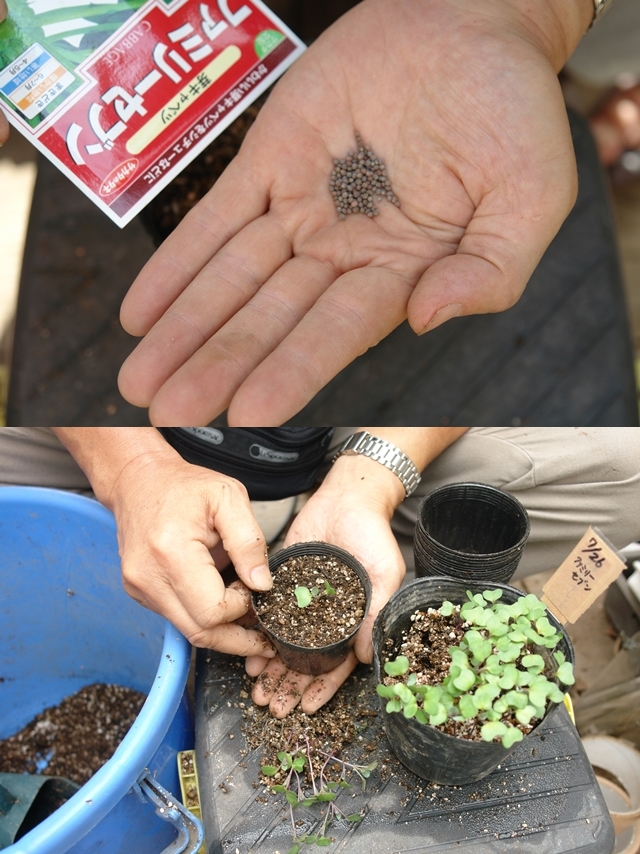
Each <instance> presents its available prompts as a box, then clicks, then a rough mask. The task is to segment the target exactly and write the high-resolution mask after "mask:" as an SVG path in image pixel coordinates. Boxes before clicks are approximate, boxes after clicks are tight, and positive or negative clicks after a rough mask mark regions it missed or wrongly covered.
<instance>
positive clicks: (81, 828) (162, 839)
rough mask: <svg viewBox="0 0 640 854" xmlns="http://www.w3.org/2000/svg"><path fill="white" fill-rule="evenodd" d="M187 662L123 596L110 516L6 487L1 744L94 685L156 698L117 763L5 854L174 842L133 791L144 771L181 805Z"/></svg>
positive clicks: (0, 573) (169, 636) (186, 649)
mask: <svg viewBox="0 0 640 854" xmlns="http://www.w3.org/2000/svg"><path fill="white" fill-rule="evenodd" d="M189 660H190V646H189V644H188V643H187V641H186V640H185V638H184V637H183V636H182V635H181V634H180V633H179V632H178V631H177V630H176V629H175V628H174V627H173V626H172V625H171V624H170V623H168V622H167V621H166V620H164V619H163V618H162V617H160V616H158V615H157V614H154V613H152V612H151V611H148V610H147V609H145V608H143V607H142V606H140V605H138V604H137V603H136V602H134V601H133V599H131V598H129V596H127V594H126V593H125V592H124V590H123V588H122V583H121V578H120V560H119V557H118V545H117V540H116V530H115V522H114V518H113V516H112V514H111V513H109V511H108V510H106V509H105V508H104V507H102V505H100V504H99V503H98V502H97V501H94V500H91V499H89V498H84V497H82V496H79V495H75V494H68V493H65V492H59V491H57V490H51V489H37V488H29V487H12V486H11V487H0V738H6V737H7V736H9V735H12V734H13V733H15V732H17V731H18V730H20V729H22V727H23V726H25V724H27V723H28V722H29V721H30V720H32V718H33V717H34V716H35V715H37V714H38V713H39V712H41V711H42V710H43V709H44V708H46V707H48V706H52V705H55V704H57V703H59V702H60V701H61V700H62V699H63V698H64V697H66V696H68V695H69V694H73V693H75V692H76V691H78V690H79V689H80V688H82V687H83V686H85V685H90V684H92V683H94V682H105V683H114V684H119V685H124V686H126V687H128V688H133V689H135V690H137V691H142V692H144V693H146V694H148V697H147V700H146V702H145V704H144V706H143V708H142V710H141V711H140V714H139V715H138V717H137V719H136V722H135V723H134V725H133V727H132V728H131V730H130V731H129V732H128V734H127V735H126V737H125V739H124V740H123V741H122V743H121V745H120V747H119V748H118V749H117V751H116V752H115V754H114V755H113V757H112V758H111V759H110V760H109V761H108V762H107V763H106V764H105V765H104V766H103V767H102V768H101V769H100V770H99V771H98V772H97V773H96V774H95V776H93V777H92V778H91V780H89V782H88V783H87V784H86V785H84V786H83V787H82V788H81V789H80V790H79V791H78V792H77V793H76V794H75V795H74V796H73V797H72V798H71V799H70V800H69V801H67V802H66V803H65V804H64V805H63V806H62V807H60V808H59V809H58V810H56V812H55V813H54V814H53V815H51V816H50V817H49V818H48V819H46V820H45V821H44V822H42V823H41V824H39V825H38V826H37V827H35V828H34V829H33V830H32V831H30V832H29V833H27V834H26V835H25V836H24V837H23V838H22V839H19V840H18V841H17V842H15V843H14V844H13V845H11V846H10V847H9V848H6V849H5V852H7V854H9V852H10V854H27V852H29V854H64V853H65V852H73V854H89V852H96V851H104V852H105V854H156V852H158V854H159V852H161V851H163V849H164V848H166V847H168V846H169V845H170V844H171V843H172V842H173V840H174V839H175V838H176V836H177V832H176V828H175V826H172V825H171V824H169V823H167V821H164V820H162V819H161V818H160V817H159V816H158V815H157V814H156V812H155V807H154V806H153V805H152V804H151V803H150V802H148V801H146V800H145V798H144V797H143V796H142V794H141V791H140V787H139V786H138V785H137V781H138V780H139V778H141V776H142V775H143V773H144V772H145V769H147V768H148V769H149V770H150V772H151V775H152V777H153V778H155V779H156V780H157V781H158V782H159V783H160V784H161V785H162V786H163V787H164V788H165V789H168V790H169V791H170V792H173V793H175V794H178V795H179V782H178V773H177V762H176V754H177V752H178V751H179V750H186V749H190V748H192V747H193V716H192V713H191V709H190V705H189V703H188V700H187V697H186V695H185V685H186V680H187V676H188V672H189ZM178 850H183V848H179V849H178Z"/></svg>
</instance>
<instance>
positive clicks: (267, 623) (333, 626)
mask: <svg viewBox="0 0 640 854" xmlns="http://www.w3.org/2000/svg"><path fill="white" fill-rule="evenodd" d="M272 574H273V587H272V588H271V590H268V591H267V592H266V593H259V594H257V595H256V596H255V597H254V598H255V610H256V613H257V615H258V617H259V619H260V621H261V622H262V624H263V626H264V627H265V629H266V630H267V631H268V632H271V633H272V634H274V635H277V636H278V637H280V638H282V639H283V640H285V641H287V642H289V643H293V644H296V645H298V646H304V647H310V648H314V649H316V648H318V647H322V646H327V645H329V644H333V643H337V642H338V641H341V640H343V639H344V638H346V637H348V636H349V635H351V634H352V633H353V632H354V631H355V630H356V628H357V627H358V625H359V624H360V623H361V622H362V618H363V616H364V608H365V603H366V597H365V591H364V588H363V586H362V583H361V581H360V579H359V578H358V575H357V573H356V572H355V571H354V570H353V569H351V567H349V566H347V565H346V564H345V563H343V562H342V561H341V560H338V559H337V558H334V557H330V556H326V555H301V556H299V557H291V558H289V559H288V560H287V561H285V562H284V563H283V564H281V565H280V566H279V567H278V568H277V569H276V570H275V571H274V572H273V573H272ZM297 587H305V588H307V590H309V591H311V593H312V594H313V595H312V596H311V601H310V602H309V604H308V605H306V607H302V608H301V607H300V606H299V605H298V600H297V599H296V595H295V592H294V591H295V589H296V588H297Z"/></svg>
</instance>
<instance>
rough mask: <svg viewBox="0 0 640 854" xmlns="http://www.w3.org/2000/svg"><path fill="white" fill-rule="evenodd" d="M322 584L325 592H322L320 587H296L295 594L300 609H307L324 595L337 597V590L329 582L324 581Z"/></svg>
mask: <svg viewBox="0 0 640 854" xmlns="http://www.w3.org/2000/svg"><path fill="white" fill-rule="evenodd" d="M322 583H323V585H324V589H323V590H320V588H319V587H315V586H314V587H311V588H309V587H304V586H300V587H296V589H295V590H294V591H293V592H294V594H295V597H296V602H297V603H298V608H306V607H307V606H308V605H310V604H311V602H312V601H313V600H314V599H315V598H316V597H317V596H322V594H324V595H325V596H335V595H336V591H335V589H334V588H333V587H332V586H331V585H330V584H329V582H328V581H323V582H322Z"/></svg>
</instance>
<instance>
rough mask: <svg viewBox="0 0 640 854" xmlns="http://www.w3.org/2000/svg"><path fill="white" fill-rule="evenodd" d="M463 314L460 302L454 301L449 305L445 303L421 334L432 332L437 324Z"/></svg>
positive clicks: (439, 324)
mask: <svg viewBox="0 0 640 854" xmlns="http://www.w3.org/2000/svg"><path fill="white" fill-rule="evenodd" d="M461 314H462V306H461V305H460V303H458V302H452V303H450V304H449V305H445V306H443V307H442V308H441V309H438V311H436V313H435V314H434V315H433V317H432V318H431V320H430V321H429V323H427V325H426V326H425V328H424V329H423V330H422V332H420V333H419V334H420V335H424V334H425V332H431V330H432V329H435V328H436V327H437V326H441V325H442V324H443V323H446V322H447V320H451V319H452V318H454V317H460V315H461Z"/></svg>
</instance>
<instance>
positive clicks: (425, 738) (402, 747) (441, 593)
mask: <svg viewBox="0 0 640 854" xmlns="http://www.w3.org/2000/svg"><path fill="white" fill-rule="evenodd" d="M496 589H500V590H502V600H501V601H503V602H506V603H507V604H512V603H513V602H515V601H516V600H517V599H519V598H520V597H521V596H524V595H526V594H524V593H523V592H522V591H521V590H518V589H516V588H515V587H510V586H509V585H506V584H500V583H495V582H494V583H492V582H487V581H481V582H475V581H474V582H470V581H464V580H458V579H454V578H446V577H438V578H417V579H416V580H415V581H412V582H409V584H407V585H405V586H404V587H401V588H400V590H398V591H397V593H395V594H394V595H393V596H392V597H391V599H390V600H389V602H388V603H387V604H386V605H385V607H384V608H383V609H382V611H381V612H380V613H379V614H378V617H377V619H376V622H375V625H374V629H373V650H374V671H375V676H376V680H377V682H378V683H380V682H381V681H382V677H383V675H384V673H383V667H384V664H385V662H386V661H387V660H389V658H393V651H392V650H391V651H390V648H389V647H388V646H387V644H386V641H387V639H391V640H392V641H393V642H394V645H395V644H396V643H397V642H398V641H399V639H400V637H401V635H402V633H403V632H404V631H406V630H407V629H408V628H409V626H410V625H411V615H412V614H413V613H414V612H415V611H416V610H418V609H420V610H426V609H427V608H439V607H440V605H441V604H442V602H443V601H445V600H449V601H450V602H453V603H454V604H456V605H457V604H462V603H463V602H465V601H467V590H470V591H471V592H472V593H481V592H482V591H483V590H496ZM548 616H549V621H550V622H551V624H552V625H553V626H554V628H555V629H556V630H557V631H559V632H561V633H562V640H561V641H560V643H559V644H558V646H557V650H559V651H560V652H562V653H564V655H565V658H566V660H567V661H570V662H571V663H572V664H575V654H574V651H573V646H572V644H571V641H570V639H569V636H568V635H567V633H566V631H565V630H564V628H563V627H562V626H561V625H560V623H559V622H558V620H557V619H556V618H555V617H554V616H553V614H551V613H550V612H548ZM556 705H557V704H549V706H548V708H547V711H546V714H545V717H544V719H546V718H548V717H549V715H550V714H551V712H552V711H553V710H554V709H555V708H556ZM381 713H382V717H383V721H384V728H385V732H386V734H387V738H388V740H389V745H390V747H391V749H392V750H393V752H394V753H395V755H396V756H397V757H398V759H399V760H400V761H401V762H402V764H403V765H405V766H406V767H407V768H408V769H409V770H410V771H412V772H413V773H414V774H416V775H417V776H418V777H421V778H422V779H425V780H430V781H432V782H435V783H441V784H443V785H446V786H461V785H464V784H466V783H474V782H476V781H477V780H481V779H482V778H483V777H486V776H487V775H488V774H490V773H491V772H492V771H493V770H494V769H495V768H497V766H498V765H500V763H501V762H504V760H505V759H506V758H507V756H509V754H510V753H512V752H513V751H514V750H515V748H516V747H517V744H514V745H513V746H511V747H508V748H507V747H504V746H503V745H502V744H501V743H499V742H486V741H470V740H468V739H464V738H456V737H455V736H452V735H448V734H447V733H445V732H442V731H441V730H439V729H437V728H436V727H433V726H430V725H429V724H421V723H419V722H418V721H417V720H416V719H415V718H405V717H404V715H403V714H402V713H400V712H391V713H387V711H386V700H382V698H381ZM544 719H543V720H544ZM540 723H541V722H540ZM540 723H538V725H537V726H539V725H540ZM537 726H536V727H534V728H533V729H532V730H531V733H533V732H535V730H536V729H537ZM531 733H529V735H531ZM529 735H526V736H525V739H526V738H528V737H529Z"/></svg>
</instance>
